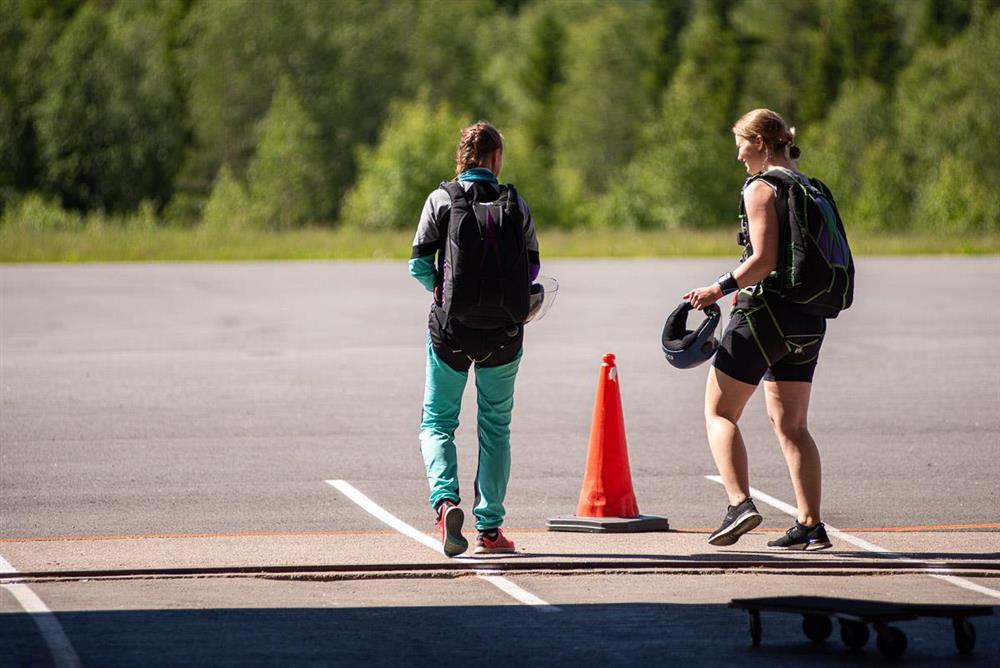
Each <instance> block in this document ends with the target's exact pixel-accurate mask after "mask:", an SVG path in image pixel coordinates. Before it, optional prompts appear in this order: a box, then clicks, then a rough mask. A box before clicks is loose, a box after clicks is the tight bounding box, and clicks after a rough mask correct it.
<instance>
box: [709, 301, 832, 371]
mask: <svg viewBox="0 0 1000 668" xmlns="http://www.w3.org/2000/svg"><path fill="white" fill-rule="evenodd" d="M743 306H744V304H742V303H741V305H740V307H737V308H734V309H733V311H732V313H731V315H730V319H729V325H728V326H727V327H726V331H725V333H724V334H723V335H722V341H721V342H720V345H719V351H718V352H717V353H716V354H715V361H714V362H713V365H714V366H715V368H716V369H718V370H719V371H721V372H723V373H724V374H726V375H727V376H730V377H731V378H735V379H736V380H739V381H742V382H744V383H749V384H750V385H757V384H758V383H760V379H761V378H763V379H764V380H772V381H801V382H805V383H810V382H812V379H813V373H814V372H815V371H816V362H817V360H818V359H819V349H820V347H822V345H823V336H824V335H825V334H826V318H823V317H821V316H813V315H806V314H804V313H802V312H801V311H799V310H798V308H797V307H796V306H795V305H794V304H789V303H788V302H786V301H784V300H781V299H777V298H773V297H768V298H767V299H766V300H764V299H759V298H758V299H754V300H753V301H752V302H748V303H747V304H745V308H743Z"/></svg>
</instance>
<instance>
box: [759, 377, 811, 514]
mask: <svg viewBox="0 0 1000 668" xmlns="http://www.w3.org/2000/svg"><path fill="white" fill-rule="evenodd" d="M811 391H812V384H811V383H802V382H793V381H779V382H773V381H766V382H765V383H764V396H765V397H766V399H767V416H768V417H769V418H771V426H772V427H774V433H775V434H776V435H777V437H778V442H779V443H780V444H781V452H782V454H784V455H785V463H786V464H788V473H789V475H791V477H792V487H793V488H794V489H795V503H796V505H797V506H798V511H799V513H798V518H797V519H798V521H799V522H800V523H801V524H805V525H806V526H812V525H814V524H816V523H817V522H819V521H820V499H821V497H822V491H823V490H822V477H823V470H822V465H821V464H820V457H819V449H818V448H817V447H816V441H814V440H813V437H812V435H811V434H810V433H809V427H808V424H807V416H808V413H809V396H810V392H811Z"/></svg>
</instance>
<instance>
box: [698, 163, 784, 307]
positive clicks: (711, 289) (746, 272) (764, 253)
mask: <svg viewBox="0 0 1000 668" xmlns="http://www.w3.org/2000/svg"><path fill="white" fill-rule="evenodd" d="M743 203H744V204H745V205H746V211H747V221H748V226H749V228H750V244H751V246H752V247H753V249H754V250H753V255H751V256H750V257H749V258H747V261H746V262H744V263H743V264H741V265H740V266H739V267H737V268H736V269H734V270H733V278H735V279H736V283H737V284H738V285H739V287H741V288H742V287H746V286H747V285H753V284H754V283H758V282H760V281H761V280H763V279H764V278H766V277H767V275H768V274H770V273H771V272H772V271H774V269H775V267H777V266H778V235H779V227H778V226H779V224H780V223H779V222H778V210H777V209H776V208H775V206H774V190H772V189H771V188H770V187H769V186H768V185H767V184H766V183H762V182H760V181H755V182H754V183H751V184H750V186H749V187H748V188H747V189H746V191H745V192H744V193H743ZM722 295H723V292H722V288H721V287H720V286H719V284H718V283H712V284H711V285H706V286H705V287H701V288H695V289H694V290H691V291H690V292H688V293H687V294H685V295H684V296H683V297H682V299H684V300H685V301H687V302H690V304H691V305H692V306H694V307H695V308H697V309H703V308H705V307H706V306H709V305H711V304H714V303H715V302H717V301H719V300H720V299H722Z"/></svg>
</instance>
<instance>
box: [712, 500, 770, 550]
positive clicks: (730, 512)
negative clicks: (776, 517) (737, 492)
mask: <svg viewBox="0 0 1000 668" xmlns="http://www.w3.org/2000/svg"><path fill="white" fill-rule="evenodd" d="M763 520H764V518H763V517H761V515H760V513H758V512H757V506H755V505H753V499H751V498H749V497H748V498H747V500H746V501H744V502H743V503H741V504H739V505H738V506H729V507H728V508H727V512H726V519H724V520H722V526H721V527H719V528H718V529H716V530H715V533H713V534H712V535H711V536H709V537H708V542H709V544H710V545H716V546H720V547H721V546H724V545H732V544H733V543H735V542H736V541H738V540H739V539H740V536H742V535H743V534H745V533H746V532H748V531H750V530H751V529H753V528H755V527H756V526H757V525H758V524H760V523H761V522H762V521H763Z"/></svg>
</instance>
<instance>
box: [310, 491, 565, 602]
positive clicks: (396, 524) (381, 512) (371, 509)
mask: <svg viewBox="0 0 1000 668" xmlns="http://www.w3.org/2000/svg"><path fill="white" fill-rule="evenodd" d="M326 484H328V485H330V486H331V487H334V488H335V489H337V490H338V491H340V492H341V493H342V494H343V495H344V496H346V497H347V498H348V499H350V500H351V501H353V502H354V503H356V504H358V505H359V506H361V508H362V509H364V510H366V511H367V512H368V513H370V514H371V515H373V516H374V517H375V518H377V519H379V520H381V521H382V522H384V523H386V524H388V525H389V526H391V527H392V528H393V529H395V530H396V531H398V532H399V533H401V534H403V535H404V536H409V537H410V538H412V539H413V540H415V541H417V542H418V543H422V544H423V545H425V546H427V547H429V548H430V549H432V550H434V551H435V552H437V553H438V554H441V555H443V554H444V551H443V550H442V548H441V543H440V542H438V541H436V540H434V539H433V538H431V537H430V536H428V535H427V534H425V533H424V532H422V531H419V530H417V529H415V528H414V527H411V526H410V525H409V524H407V523H406V522H404V521H403V520H401V519H399V518H398V517H396V516H395V515H393V514H392V513H390V512H389V511H388V510H386V509H385V508H383V507H382V506H380V505H378V504H377V503H375V502H374V501H372V500H371V499H370V498H368V497H367V496H365V495H364V494H363V493H362V492H360V491H359V490H358V489H357V488H356V487H354V486H353V485H351V483H349V482H347V481H346V480H327V481H326ZM454 561H461V562H464V563H468V564H475V565H479V564H480V561H479V560H478V559H470V558H468V557H455V558H454ZM474 570H476V575H477V576H478V577H479V578H480V579H482V580H485V581H486V582H489V583H490V584H491V585H493V586H494V587H496V588H497V589H499V590H500V591H502V592H503V593H505V594H507V595H508V596H510V597H511V598H513V599H515V600H517V601H519V602H521V603H524V604H525V605H530V606H533V607H534V608H535V609H536V610H538V611H539V612H561V611H562V608H560V607H558V606H555V605H552V604H551V603H548V602H546V601H543V600H542V599H540V598H538V597H537V596H535V595H534V594H532V593H531V592H529V591H527V590H526V589H522V588H521V587H519V586H518V585H516V584H514V583H513V582H511V581H510V580H508V579H507V578H505V577H503V576H502V575H500V572H499V571H497V570H496V569H495V568H482V569H480V568H478V567H476V566H474Z"/></svg>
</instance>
